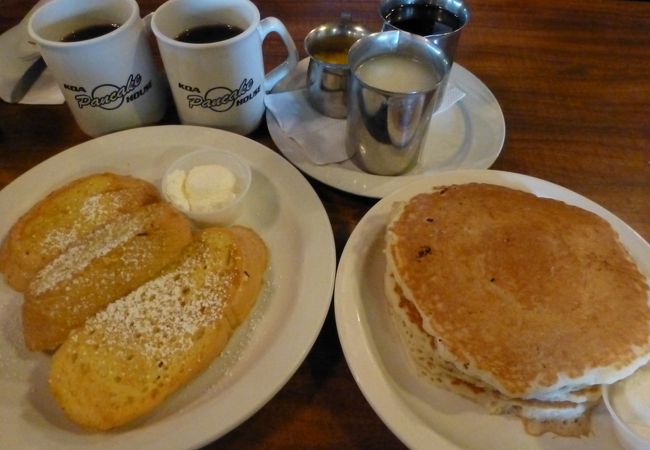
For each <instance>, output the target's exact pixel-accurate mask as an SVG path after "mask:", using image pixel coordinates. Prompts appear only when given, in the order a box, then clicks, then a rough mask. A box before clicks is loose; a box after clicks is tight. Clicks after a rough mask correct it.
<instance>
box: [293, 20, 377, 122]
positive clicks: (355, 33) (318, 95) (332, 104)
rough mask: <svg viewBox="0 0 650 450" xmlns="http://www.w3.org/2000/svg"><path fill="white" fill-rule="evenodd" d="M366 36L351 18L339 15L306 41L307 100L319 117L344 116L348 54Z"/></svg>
mask: <svg viewBox="0 0 650 450" xmlns="http://www.w3.org/2000/svg"><path fill="white" fill-rule="evenodd" d="M367 34H369V31H368V30H367V29H366V28H364V27H363V26H361V25H359V24H354V23H352V22H351V21H350V15H349V14H347V13H343V14H341V18H340V20H339V21H338V22H332V23H326V24H323V25H320V26H319V27H317V28H314V29H313V30H311V31H310V32H309V34H307V36H306V37H305V51H306V52H307V54H308V55H309V67H308V69H307V98H308V99H309V103H310V104H311V105H312V106H313V107H314V109H316V110H317V111H318V112H320V113H321V114H324V115H326V116H329V117H334V118H337V119H342V118H344V117H346V115H347V99H346V97H347V83H348V77H349V73H350V70H349V67H348V50H349V49H350V47H351V46H352V44H354V43H355V42H356V41H357V40H359V39H360V38H362V37H363V36H366V35H367Z"/></svg>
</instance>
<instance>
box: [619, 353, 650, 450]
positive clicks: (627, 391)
mask: <svg viewBox="0 0 650 450" xmlns="http://www.w3.org/2000/svg"><path fill="white" fill-rule="evenodd" d="M610 401H611V405H612V407H613V409H614V411H615V412H616V414H617V415H618V417H619V418H620V419H621V421H622V422H624V423H625V424H626V425H627V426H628V427H629V428H631V429H632V430H633V431H634V432H635V433H636V434H637V435H639V436H640V437H641V438H643V439H645V440H646V441H647V443H648V444H647V445H648V447H650V366H645V367H642V368H640V369H639V370H637V371H636V372H635V373H634V374H633V375H632V376H630V377H628V378H626V379H624V380H622V381H620V382H619V383H617V384H616V385H615V386H614V387H613V388H612V390H611V398H610Z"/></svg>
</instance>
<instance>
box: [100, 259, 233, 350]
mask: <svg viewBox="0 0 650 450" xmlns="http://www.w3.org/2000/svg"><path fill="white" fill-rule="evenodd" d="M206 253H207V251H206V252H205V253H204V254H199V255H196V256H194V257H192V258H188V259H187V260H185V261H184V262H183V263H182V264H181V265H180V266H179V267H177V268H176V269H175V270H173V271H171V272H169V273H166V274H164V275H162V276H160V277H158V278H156V279H154V280H151V281H149V282H147V283H145V284H144V285H142V286H141V287H140V288H138V289H136V290H135V291H133V292H131V293H130V294H129V295H127V296H125V297H123V298H122V299H120V300H118V301H116V302H114V303H112V304H111V305H109V306H108V307H107V308H106V309H105V310H104V311H102V312H100V313H99V314H97V315H96V316H95V317H93V318H92V319H91V320H89V321H88V323H87V327H88V330H89V331H90V333H89V334H90V335H91V336H92V337H91V338H90V340H91V341H95V340H96V341H99V342H91V344H93V343H94V344H97V345H101V346H110V347H111V348H115V349H123V348H130V349H134V350H136V351H138V352H142V353H143V354H144V355H145V356H146V357H148V358H155V359H158V360H161V361H164V360H166V358H168V357H169V356H170V355H172V354H178V353H179V352H184V351H186V350H188V349H189V348H190V347H191V346H192V345H193V342H194V339H195V338H196V337H197V336H198V335H199V334H200V332H201V330H202V329H203V328H204V327H206V326H209V325H210V324H212V323H214V322H215V321H216V320H219V319H220V318H221V317H222V315H223V310H224V306H223V304H224V299H226V298H228V297H229V296H230V295H231V290H232V288H233V282H234V276H235V274H234V272H233V271H232V270H227V269H226V270H222V271H218V272H214V271H210V270H205V269H204V268H205V267H207V266H206V265H205V264H204V262H203V261H204V260H205V259H206V257H207V255H206ZM94 330H101V333H97V334H95V333H93V331H94Z"/></svg>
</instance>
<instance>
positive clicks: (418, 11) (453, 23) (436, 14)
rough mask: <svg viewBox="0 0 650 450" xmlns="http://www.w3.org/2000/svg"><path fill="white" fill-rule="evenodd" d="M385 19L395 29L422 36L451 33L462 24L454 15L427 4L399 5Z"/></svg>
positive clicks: (439, 7)
mask: <svg viewBox="0 0 650 450" xmlns="http://www.w3.org/2000/svg"><path fill="white" fill-rule="evenodd" d="M385 19H386V21H387V22H388V23H390V24H391V25H392V26H394V27H395V28H399V29H400V30H404V31H408V32H409V33H413V34H419V35H420V36H431V35H434V34H445V33H451V32H452V31H455V30H457V29H458V28H460V26H461V24H462V23H461V20H460V18H459V17H458V16H456V15H455V14H454V13H452V12H450V11H447V10H446V9H444V8H442V7H441V6H438V5H430V4H426V3H425V4H422V3H418V4H404V5H399V6H397V7H395V8H393V9H391V10H390V11H388V13H386V15H385Z"/></svg>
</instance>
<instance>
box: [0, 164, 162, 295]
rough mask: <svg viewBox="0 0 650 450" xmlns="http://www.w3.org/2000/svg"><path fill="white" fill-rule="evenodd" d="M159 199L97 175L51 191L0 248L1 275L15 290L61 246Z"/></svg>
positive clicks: (136, 185) (141, 185)
mask: <svg viewBox="0 0 650 450" xmlns="http://www.w3.org/2000/svg"><path fill="white" fill-rule="evenodd" d="M159 200H160V197H159V195H158V191H157V190H156V188H155V187H154V186H153V185H152V184H150V183H148V182H146V181H144V180H140V179H138V178H134V177H130V176H125V175H117V174H114V173H97V174H93V175H89V176H86V177H84V178H79V179H77V180H74V181H72V182H70V183H67V184H66V185H64V186H62V187H60V188H58V189H56V190H55V191H53V192H51V193H50V194H49V195H48V196H47V197H45V198H44V199H42V200H41V201H39V202H38V203H36V204H35V205H34V206H33V207H32V208H30V209H29V210H28V211H27V212H26V213H25V214H24V215H23V216H22V217H21V218H20V219H18V221H17V222H16V223H15V224H14V225H13V226H12V228H11V229H10V230H9V232H8V233H7V236H6V237H5V239H4V241H3V243H2V246H1V247H0V272H3V273H4V274H5V279H6V280H7V283H8V284H9V286H11V287H12V288H14V289H15V290H17V291H19V292H23V291H24V290H25V289H26V288H27V284H28V283H29V281H30V280H31V279H32V277H33V276H34V275H35V274H36V272H38V270H40V269H41V268H43V267H44V266H45V265H46V264H47V263H48V262H50V261H51V260H52V259H54V258H55V257H56V256H57V255H59V254H60V253H61V252H62V251H63V250H65V248H66V247H68V246H69V245H70V244H72V243H73V242H75V241H77V240H79V239H83V237H84V236H85V235H86V234H88V233H89V232H91V231H92V230H93V229H95V228H96V227H98V226H101V225H103V224H105V223H107V222H109V221H110V220H112V219H113V218H114V217H115V215H116V214H120V213H124V212H129V211H133V210H134V209H136V208H139V207H140V206H143V205H146V204H149V203H153V202H157V201H159Z"/></svg>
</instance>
